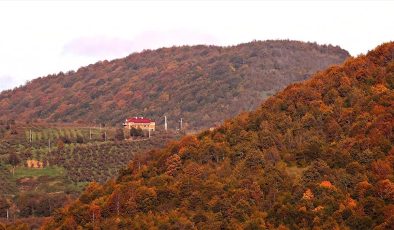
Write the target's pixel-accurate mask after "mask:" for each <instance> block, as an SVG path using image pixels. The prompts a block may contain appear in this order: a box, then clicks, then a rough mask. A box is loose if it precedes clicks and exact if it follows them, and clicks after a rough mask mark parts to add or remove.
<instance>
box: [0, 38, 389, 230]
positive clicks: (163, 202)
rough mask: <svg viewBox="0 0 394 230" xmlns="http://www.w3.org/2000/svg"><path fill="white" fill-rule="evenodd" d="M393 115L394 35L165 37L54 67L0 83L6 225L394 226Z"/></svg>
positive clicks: (1, 224) (0, 216) (2, 225)
mask: <svg viewBox="0 0 394 230" xmlns="http://www.w3.org/2000/svg"><path fill="white" fill-rule="evenodd" d="M133 115H138V116H139V115H143V116H146V117H150V118H152V119H154V120H156V124H157V131H155V132H153V133H152V135H151V134H150V133H149V135H148V134H147V133H146V132H142V131H140V133H139V134H138V135H135V130H133V131H130V130H127V129H124V128H123V127H122V126H121V122H122V121H123V120H124V119H125V118H126V117H127V116H133ZM165 115H166V116H168V117H170V118H173V120H172V121H171V120H170V122H172V123H169V125H170V127H171V128H170V129H169V130H165V129H164V128H163V127H164V126H163V119H162V117H163V116H165ZM393 116H394V42H390V43H384V44H382V45H380V46H378V47H376V48H375V49H373V50H371V51H369V52H368V53H367V54H365V55H359V56H358V57H351V56H350V55H349V54H348V52H347V51H345V50H343V49H341V48H339V47H334V46H331V45H324V46H322V45H317V44H314V43H304V42H297V41H287V40H286V41H274V40H272V41H264V42H260V41H254V42H250V43H245V44H241V45H237V46H231V47H216V46H184V47H172V48H162V49H158V50H146V51H143V52H141V53H135V54H131V55H129V56H128V57H126V58H123V59H117V60H113V61H103V62H99V63H96V64H94V65H90V66H87V67H82V68H80V69H79V70H78V71H76V72H68V73H59V74H56V75H49V76H47V77H42V78H38V79H36V80H33V81H31V82H29V83H27V84H26V85H24V86H21V87H18V88H15V89H13V90H7V91H3V92H1V94H0V120H1V121H0V179H1V181H0V192H1V193H0V229H48V230H50V229H163V230H164V229H250V230H252V229H365V230H368V229H376V230H380V229H381V230H383V229H393V226H394V171H393V170H394V131H393V130H394V118H393ZM180 118H183V119H184V120H185V123H184V126H183V127H182V129H180V126H179V124H177V123H176V122H177V121H178V119H180Z"/></svg>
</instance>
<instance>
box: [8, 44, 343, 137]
mask: <svg viewBox="0 0 394 230" xmlns="http://www.w3.org/2000/svg"><path fill="white" fill-rule="evenodd" d="M348 56H349V54H348V52H347V51H345V50H343V49H341V48H339V47H334V46H331V45H317V44H315V43H303V42H298V41H259V42H250V43H245V44H240V45H237V46H229V47H218V46H203V45H199V46H182V47H171V48H161V49H157V50H146V51H143V52H141V53H133V54H131V55H129V56H127V57H125V58H121V59H115V60H112V61H102V62H97V63H95V64H91V65H88V66H86V67H81V68H79V69H78V70H77V71H76V72H74V71H70V72H68V73H66V74H64V73H59V74H57V75H48V76H47V77H44V78H38V79H35V80H32V81H31V82H29V83H28V84H27V85H25V86H23V87H21V88H16V89H14V90H8V91H3V92H2V93H1V94H0V113H1V114H2V115H1V116H0V119H20V120H31V119H37V120H44V121H54V122H77V121H79V122H83V123H89V122H90V123H110V124H119V123H120V122H121V121H123V119H125V118H126V117H128V116H141V115H142V116H146V117H152V118H153V119H155V120H158V121H159V123H162V121H161V120H162V116H164V115H167V116H169V117H171V118H174V119H173V120H172V121H171V122H172V124H171V125H172V126H173V127H174V126H176V125H177V121H174V120H177V119H179V118H180V117H183V118H184V120H185V123H184V125H185V127H186V128H188V129H190V130H194V129H196V130H198V129H200V128H202V127H211V126H213V125H215V124H219V123H220V122H221V121H223V120H224V119H225V118H228V117H231V116H234V115H236V114H238V113H239V112H241V111H243V110H251V109H253V108H255V107H256V106H257V105H258V104H259V103H260V102H261V100H263V99H265V98H266V97H267V96H269V95H272V94H273V93H275V92H276V91H277V90H279V89H282V88H283V87H284V86H286V85H287V84H289V83H291V82H295V81H301V80H304V79H306V78H307V77H308V76H309V75H310V74H312V73H313V72H315V71H317V70H320V69H323V68H326V67H328V66H329V65H333V64H338V63H340V62H342V61H343V60H344V59H345V58H347V57H348ZM218 110H222V112H220V111H218Z"/></svg>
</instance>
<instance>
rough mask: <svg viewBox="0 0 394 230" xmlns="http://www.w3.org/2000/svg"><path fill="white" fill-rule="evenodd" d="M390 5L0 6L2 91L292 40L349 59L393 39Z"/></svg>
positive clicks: (100, 3) (90, 3) (53, 3)
mask: <svg viewBox="0 0 394 230" xmlns="http://www.w3.org/2000/svg"><path fill="white" fill-rule="evenodd" d="M393 10H394V1H311V0H310V1H223V0H222V1H207V0H205V1H199V2H193V1H141V2H138V1H118V2H117V1H92V0H90V1H68V2H61V1H26V2H24V1H9V2H7V1H0V30H1V32H0V91H1V90H4V89H10V88H13V87H15V86H19V85H21V84H24V83H25V82H26V81H27V80H31V79H34V78H37V77H40V76H46V75H47V74H51V73H58V72H59V71H64V72H65V71H68V70H76V69H78V68H79V67H81V66H84V65H88V64H91V63H95V62H97V61H99V60H104V59H107V60H110V59H114V58H120V57H124V56H126V55H128V54H130V53H132V52H139V51H142V50H144V49H155V48H159V47H163V46H173V45H184V44H189V45H193V44H215V45H233V44H239V43H244V42H249V41H252V40H266V39H292V40H302V41H312V42H317V43H319V44H333V45H339V46H341V47H342V48H344V49H346V50H348V51H349V52H350V53H351V54H352V55H358V54H360V53H366V52H367V51H368V50H370V49H373V48H374V47H375V46H377V45H378V44H381V43H383V42H387V41H390V40H394V30H393V24H394V14H393Z"/></svg>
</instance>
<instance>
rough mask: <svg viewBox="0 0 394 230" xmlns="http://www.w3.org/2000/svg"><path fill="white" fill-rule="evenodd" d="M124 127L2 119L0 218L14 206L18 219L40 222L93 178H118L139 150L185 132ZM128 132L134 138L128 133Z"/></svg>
mask: <svg viewBox="0 0 394 230" xmlns="http://www.w3.org/2000/svg"><path fill="white" fill-rule="evenodd" d="M119 130H121V131H123V130H122V129H115V128H113V127H86V126H81V125H76V124H60V123H58V124H53V123H51V124H47V123H29V124H26V123H18V122H14V121H1V120H0V222H1V221H5V220H6V217H7V211H8V216H9V218H10V220H13V221H12V222H14V221H15V220H18V221H19V222H27V223H29V226H30V227H32V228H33V227H34V226H36V227H37V226H39V225H40V223H41V222H42V221H44V220H45V218H46V217H48V216H50V215H51V214H52V213H53V211H54V210H55V209H57V208H60V207H62V206H64V205H65V204H66V203H68V202H70V201H71V200H75V199H76V198H78V196H79V195H80V194H81V192H82V191H83V190H84V188H85V186H86V185H87V184H88V183H89V182H92V181H96V182H106V181H108V180H109V179H111V178H114V177H115V176H116V175H117V174H118V173H119V170H120V169H122V168H124V167H126V166H127V163H128V162H129V161H130V160H131V159H133V156H134V154H137V153H138V152H139V151H142V152H146V151H148V150H150V149H153V148H158V147H163V146H164V143H166V142H168V141H170V140H173V139H177V138H179V136H180V135H181V134H180V133H175V132H171V131H168V132H164V131H162V130H160V129H159V130H157V131H156V132H154V133H152V135H151V138H148V137H135V138H134V139H133V140H131V139H127V140H120V138H118V137H117V131H119ZM124 136H125V138H129V136H128V134H127V132H125V133H124ZM10 159H15V160H12V161H11V160H10ZM14 166H15V167H14ZM1 229H3V228H2V227H1V225H0V230H1ZM11 229H12V228H11ZM19 229H25V228H19ZM26 229H27V228H26ZM33 229H37V228H33Z"/></svg>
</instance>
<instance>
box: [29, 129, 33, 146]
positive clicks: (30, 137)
mask: <svg viewBox="0 0 394 230" xmlns="http://www.w3.org/2000/svg"><path fill="white" fill-rule="evenodd" d="M32 139H33V136H32V133H31V129H30V132H29V140H30V143H31V142H32Z"/></svg>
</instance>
